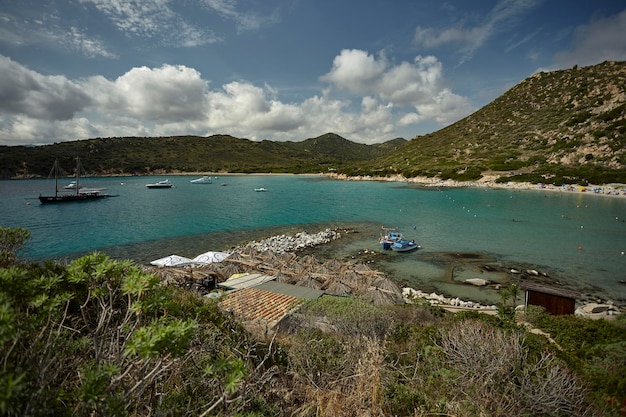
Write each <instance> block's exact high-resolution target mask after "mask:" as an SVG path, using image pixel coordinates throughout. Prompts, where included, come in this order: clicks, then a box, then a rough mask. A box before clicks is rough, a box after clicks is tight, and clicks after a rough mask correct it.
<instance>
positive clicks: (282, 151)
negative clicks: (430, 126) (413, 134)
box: [0, 133, 406, 178]
mask: <svg viewBox="0 0 626 417" xmlns="http://www.w3.org/2000/svg"><path fill="white" fill-rule="evenodd" d="M405 142H406V140H404V139H395V140H392V141H388V142H386V143H383V144H378V145H364V144H359V143H354V142H351V141H349V140H346V139H344V138H342V137H340V136H338V135H335V134H332V133H328V134H325V135H322V136H319V137H317V138H311V139H307V140H304V141H302V142H273V141H269V140H264V141H261V142H254V141H251V140H248V139H239V138H235V137H232V136H228V135H214V136H209V137H200V136H176V137H161V138H140V137H132V138H97V139H89V140H80V141H71V142H61V143H55V144H53V145H46V146H38V147H24V146H12V147H6V146H5V147H0V167H1V168H0V169H1V171H0V177H3V178H14V177H22V178H24V177H42V176H43V177H46V176H47V175H48V173H49V172H50V168H51V167H52V165H53V163H54V160H55V159H57V158H58V159H59V163H60V165H61V166H62V167H64V169H65V170H67V171H68V172H69V174H70V175H71V171H70V170H71V169H73V167H74V166H75V162H74V158H75V157H80V158H81V160H82V161H83V165H84V167H85V169H86V170H87V171H88V172H87V173H88V174H91V175H146V174H155V173H178V172H239V173H251V172H274V173H285V172H289V173H316V172H322V171H324V172H326V171H328V169H329V168H330V169H336V168H337V167H341V166H343V165H344V164H346V163H360V162H361V161H366V160H369V159H372V158H374V157H375V156H377V155H380V154H385V153H388V152H391V151H393V150H395V149H396V148H397V147H398V146H399V145H400V144H402V143H405Z"/></svg>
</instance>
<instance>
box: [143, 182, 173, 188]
mask: <svg viewBox="0 0 626 417" xmlns="http://www.w3.org/2000/svg"><path fill="white" fill-rule="evenodd" d="M146 187H147V188H172V183H171V182H170V180H161V181H159V182H155V183H152V184H146Z"/></svg>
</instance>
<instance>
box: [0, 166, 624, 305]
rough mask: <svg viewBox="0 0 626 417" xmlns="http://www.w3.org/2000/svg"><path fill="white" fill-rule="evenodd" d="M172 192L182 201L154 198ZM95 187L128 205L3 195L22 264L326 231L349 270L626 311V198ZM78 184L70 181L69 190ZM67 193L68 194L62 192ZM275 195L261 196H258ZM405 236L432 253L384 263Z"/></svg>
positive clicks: (94, 182) (219, 246)
mask: <svg viewBox="0 0 626 417" xmlns="http://www.w3.org/2000/svg"><path fill="white" fill-rule="evenodd" d="M165 178H168V179H169V180H170V181H171V182H172V183H173V184H174V187H173V188H171V189H147V188H146V187H145V185H146V184H147V183H151V182H155V181H156V180H160V179H165ZM194 178H196V177H191V176H184V175H181V176H171V175H170V176H162V177H106V178H88V179H85V183H86V185H88V186H90V187H104V188H107V192H108V193H109V194H114V195H118V197H114V198H108V199H105V200H99V201H89V202H80V203H69V204H67V203H66V204H49V205H48V204H47V205H41V204H40V203H39V201H38V200H37V199H36V197H37V196H38V195H39V194H40V193H43V194H49V193H50V192H51V190H52V188H53V186H54V185H53V181H52V180H3V181H0V197H1V198H0V214H1V220H0V225H1V226H3V227H18V226H19V227H25V228H27V229H29V230H30V232H31V238H30V239H29V240H28V242H27V243H26V245H25V246H24V248H23V250H22V251H21V252H20V254H19V255H20V257H22V258H26V259H30V260H35V261H43V260H47V259H56V260H59V259H71V258H74V257H77V256H80V255H82V254H85V253H88V252H90V251H95V250H98V251H102V252H105V253H107V254H109V255H111V256H112V257H114V258H119V259H123V258H129V259H134V260H136V261H138V262H140V263H147V262H149V261H150V260H154V259H157V258H160V257H163V256H167V255H171V254H178V255H181V256H187V257H194V256H196V255H198V254H200V253H202V252H205V251H208V250H227V249H229V248H230V247H232V246H234V245H238V244H242V243H245V242H246V241H249V240H252V239H262V238H265V237H268V236H270V235H273V234H279V233H285V232H292V233H295V232H297V231H302V230H307V231H309V232H311V233H313V232H317V231H319V230H321V229H322V228H325V227H348V228H353V229H354V230H355V231H356V232H358V233H354V234H351V235H350V236H349V238H346V239H340V240H339V241H338V242H336V243H335V244H333V245H329V246H328V248H326V249H322V251H324V250H325V251H326V252H328V251H332V253H331V254H330V255H336V256H337V257H343V258H346V257H347V258H350V257H356V256H358V255H357V254H359V253H361V254H362V253H363V251H364V250H368V251H372V252H373V253H375V254H376V259H377V261H376V262H378V263H380V264H381V265H382V267H383V268H384V270H385V271H386V272H388V273H389V274H391V275H393V276H394V278H395V279H397V280H399V281H401V282H403V283H407V284H410V285H413V286H415V287H418V288H425V289H432V290H433V291H439V292H443V293H446V294H449V295H452V296H460V297H465V298H471V299H476V300H479V301H480V300H487V301H493V300H494V299H495V298H496V297H497V293H495V292H493V291H490V290H488V289H478V288H473V287H470V286H467V285H462V279H464V278H467V277H475V276H480V277H486V276H488V277H489V278H490V280H491V281H496V282H498V279H500V278H498V275H491V274H487V273H486V272H485V269H484V268H483V266H484V265H485V264H489V265H495V266H499V267H502V268H509V267H510V268H533V269H536V270H538V271H542V272H544V271H545V272H546V273H547V274H549V276H550V278H551V280H552V281H555V280H556V281H558V282H559V283H560V284H562V285H564V286H566V287H568V288H573V289H577V290H581V291H584V292H586V293H589V294H594V295H598V296H600V297H604V298H610V299H612V300H615V301H616V302H618V303H621V304H626V285H624V284H623V283H622V281H624V280H625V279H626V272H625V271H626V255H624V252H625V251H626V222H624V220H625V219H626V198H623V197H607V196H601V195H595V194H593V193H580V192H546V191H538V190H517V189H481V188H444V189H435V188H420V187H418V186H415V185H411V184H407V183H394V182H375V181H338V180H331V179H328V178H326V177H324V176H304V175H221V176H219V178H218V179H214V181H213V184H191V183H190V182H189V181H190V180H191V179H194ZM68 182H69V180H68ZM62 185H63V184H62ZM261 187H263V188H266V189H267V191H266V192H255V189H256V188H261ZM383 225H384V226H390V227H398V228H399V229H400V230H401V231H402V232H403V233H404V235H405V236H406V237H408V238H414V239H415V240H416V241H417V242H418V243H419V244H420V245H422V249H420V250H418V251H416V252H412V253H405V254H398V253H392V252H383V251H382V250H381V249H380V248H379V245H378V236H379V234H380V231H381V226H383Z"/></svg>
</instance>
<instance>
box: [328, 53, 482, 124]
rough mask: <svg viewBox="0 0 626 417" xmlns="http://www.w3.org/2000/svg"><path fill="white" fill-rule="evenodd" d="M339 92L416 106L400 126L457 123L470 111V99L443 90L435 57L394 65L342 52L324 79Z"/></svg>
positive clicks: (366, 56)
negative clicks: (428, 121)
mask: <svg viewBox="0 0 626 417" xmlns="http://www.w3.org/2000/svg"><path fill="white" fill-rule="evenodd" d="M321 79H322V80H323V81H326V82H329V83H331V84H332V85H333V86H335V87H336V88H338V89H340V90H341V89H345V90H348V91H350V92H352V93H355V94H359V95H364V96H365V95H370V96H374V97H377V98H378V99H380V100H382V101H384V102H386V103H389V105H390V106H392V107H397V108H402V107H413V108H414V109H415V113H414V115H413V116H408V117H403V118H401V124H402V125H407V124H410V123H415V122H419V121H422V120H426V119H428V120H436V121H437V122H439V123H443V122H444V121H449V120H458V118H459V117H462V116H465V115H467V114H468V113H469V112H471V111H472V110H473V109H472V106H471V105H470V103H469V100H468V99H466V98H464V97H461V96H458V95H455V94H452V93H451V92H450V91H449V90H447V89H445V88H444V80H443V66H442V64H441V62H440V61H439V60H437V58H435V57H433V56H425V57H424V56H417V57H415V59H414V60H413V62H411V63H410V62H401V63H400V64H398V65H392V64H391V63H390V62H389V61H388V60H387V59H386V58H385V57H384V56H380V57H379V58H378V59H377V58H376V57H374V56H373V55H371V54H368V53H367V52H365V51H361V50H354V49H351V50H343V51H341V53H340V54H339V55H338V56H337V57H336V58H335V59H334V61H333V67H332V69H331V71H330V72H329V73H327V74H325V75H324V76H322V77H321Z"/></svg>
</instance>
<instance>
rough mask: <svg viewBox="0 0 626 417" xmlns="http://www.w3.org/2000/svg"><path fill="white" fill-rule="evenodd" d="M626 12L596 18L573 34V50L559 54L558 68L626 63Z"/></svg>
mask: <svg viewBox="0 0 626 417" xmlns="http://www.w3.org/2000/svg"><path fill="white" fill-rule="evenodd" d="M625 33H626V10H624V11H622V12H621V13H618V14H616V15H614V16H609V17H605V18H597V19H594V20H592V21H591V22H589V23H588V24H586V25H583V26H580V27H578V28H577V29H576V31H575V33H574V40H573V42H572V49H570V50H568V51H563V52H559V53H557V54H556V55H555V56H554V62H555V64H556V65H557V66H558V67H559V68H567V67H571V66H573V65H594V64H598V63H600V62H602V61H607V60H609V61H624V60H626V36H624V34H625Z"/></svg>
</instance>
